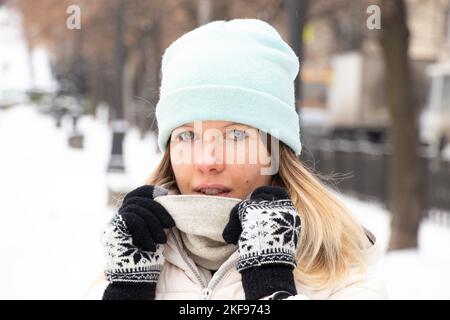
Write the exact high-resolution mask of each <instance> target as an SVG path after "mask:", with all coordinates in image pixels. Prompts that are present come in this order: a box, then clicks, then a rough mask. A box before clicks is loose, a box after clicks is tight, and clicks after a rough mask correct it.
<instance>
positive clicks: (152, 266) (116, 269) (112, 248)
mask: <svg viewBox="0 0 450 320" xmlns="http://www.w3.org/2000/svg"><path fill="white" fill-rule="evenodd" d="M166 194H167V190H166V189H164V188H162V187H159V186H151V185H144V186H141V187H139V188H137V189H135V190H133V191H131V192H130V193H128V194H127V195H126V196H125V198H124V200H123V204H122V206H121V207H120V208H119V210H118V213H117V214H116V215H115V216H114V218H113V219H112V220H111V221H110V222H109V223H108V224H107V226H106V228H105V229H104V230H103V232H102V244H103V248H104V250H105V255H106V259H107V267H106V270H105V275H106V278H107V280H108V282H109V285H108V287H107V288H106V290H105V292H104V294H103V299H104V300H114V299H154V296H155V289H156V284H157V282H158V279H159V274H160V272H161V269H162V266H163V264H164V257H163V255H162V252H163V249H164V247H163V244H164V243H166V241H167V237H166V234H165V231H164V228H171V227H173V226H175V222H174V220H173V219H172V217H171V216H170V214H169V213H168V212H167V211H166V209H165V208H164V207H163V206H162V205H161V204H159V203H158V202H156V201H154V199H155V198H156V197H158V196H162V195H166Z"/></svg>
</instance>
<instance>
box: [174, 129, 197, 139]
mask: <svg viewBox="0 0 450 320" xmlns="http://www.w3.org/2000/svg"><path fill="white" fill-rule="evenodd" d="M194 137H195V134H194V132H192V131H183V132H181V133H180V134H178V135H177V137H176V139H177V141H191V140H193V138H194Z"/></svg>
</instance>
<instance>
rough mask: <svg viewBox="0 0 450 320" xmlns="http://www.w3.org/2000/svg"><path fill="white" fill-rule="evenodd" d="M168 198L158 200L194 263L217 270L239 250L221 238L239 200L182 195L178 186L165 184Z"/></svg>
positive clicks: (158, 198)
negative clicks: (232, 210) (173, 221)
mask: <svg viewBox="0 0 450 320" xmlns="http://www.w3.org/2000/svg"><path fill="white" fill-rule="evenodd" d="M163 187H165V188H166V189H168V190H169V194H168V195H166V196H161V197H157V198H156V199H155V201H158V202H159V203H161V204H162V205H163V206H164V207H165V208H166V209H167V211H168V212H169V213H170V215H171V216H172V218H173V219H174V220H175V223H176V227H177V228H178V230H179V231H180V235H181V239H182V241H183V245H184V248H185V250H186V252H187V253H188V254H189V256H190V257H191V258H192V259H193V260H194V262H195V263H196V264H198V265H200V266H202V267H204V268H206V269H209V270H217V269H219V267H220V266H221V265H222V264H223V263H224V262H225V260H227V259H228V258H229V257H230V255H231V254H232V253H233V252H234V251H236V249H237V247H236V246H235V245H233V244H228V243H226V242H225V240H224V239H223V237H222V232H223V229H224V228H225V226H226V224H227V223H228V220H229V217H230V211H231V209H232V208H233V207H234V205H235V204H236V203H238V202H239V201H240V199H236V198H224V197H216V196H206V195H181V194H180V192H179V191H178V189H177V188H176V186H173V183H172V184H171V185H167V184H166V185H163Z"/></svg>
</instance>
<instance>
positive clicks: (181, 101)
mask: <svg viewBox="0 0 450 320" xmlns="http://www.w3.org/2000/svg"><path fill="white" fill-rule="evenodd" d="M205 96H207V97H215V98H214V101H213V103H212V102H211V99H205ZM250 106H251V107H250ZM255 106H257V107H255ZM156 118H157V121H158V130H159V134H158V145H159V148H160V150H161V151H162V152H164V151H165V149H166V144H167V141H168V140H169V138H170V135H171V133H172V130H173V129H175V128H177V127H179V126H181V125H183V124H186V123H189V122H193V121H196V120H222V121H233V122H238V123H242V124H245V125H248V126H252V127H254V128H258V129H261V130H263V131H265V132H267V133H269V134H271V135H272V136H273V137H274V138H277V139H279V140H280V141H283V142H284V143H285V144H286V145H288V146H289V147H290V148H291V149H292V150H293V151H294V152H295V154H296V155H300V153H301V150H302V147H301V143H300V126H299V117H298V114H297V112H296V111H295V110H294V109H293V108H292V107H290V106H289V105H288V104H287V103H286V102H284V101H282V100H280V99H278V98H276V97H274V96H272V95H269V94H267V93H264V92H262V91H258V90H254V89H248V88H243V87H234V86H228V85H201V86H190V87H184V88H182V89H179V90H176V91H172V92H171V93H170V94H167V95H162V96H161V98H160V100H159V102H158V106H157V108H156ZM268 119H270V121H268ZM292 132H298V135H293V134H292Z"/></svg>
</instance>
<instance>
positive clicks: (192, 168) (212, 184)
mask: <svg viewBox="0 0 450 320" xmlns="http://www.w3.org/2000/svg"><path fill="white" fill-rule="evenodd" d="M269 139H270V138H269ZM170 160H171V163H172V168H173V171H174V174H175V179H176V182H177V185H178V188H179V190H180V192H181V194H206V195H215V196H223V197H232V198H239V199H245V198H246V197H247V196H248V195H249V194H250V193H251V192H252V191H253V190H254V189H256V188H257V187H260V186H264V185H270V183H271V180H272V175H269V174H266V173H265V172H264V169H263V168H267V167H268V166H270V155H269V153H268V152H267V148H266V147H265V145H264V142H263V139H262V138H261V136H260V134H259V132H258V130H257V129H255V128H253V127H249V126H246V125H243V124H238V123H234V122H229V121H196V122H195V123H193V122H192V123H187V124H185V125H183V126H180V127H178V128H176V129H174V130H173V131H172V135H171V141H170Z"/></svg>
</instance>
